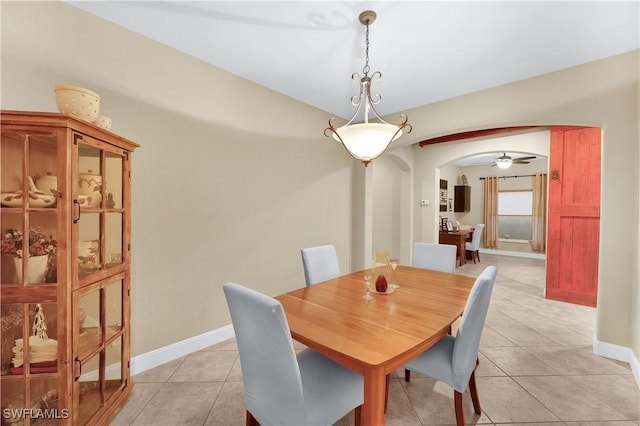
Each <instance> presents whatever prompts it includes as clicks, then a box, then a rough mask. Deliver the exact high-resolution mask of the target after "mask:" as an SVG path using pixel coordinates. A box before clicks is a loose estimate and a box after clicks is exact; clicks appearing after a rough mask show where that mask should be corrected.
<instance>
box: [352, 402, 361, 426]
mask: <svg viewBox="0 0 640 426" xmlns="http://www.w3.org/2000/svg"><path fill="white" fill-rule="evenodd" d="M353 425H354V426H361V425H362V405H358V406H357V407H356V409H355V410H354V412H353Z"/></svg>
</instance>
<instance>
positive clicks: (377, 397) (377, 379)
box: [362, 367, 386, 426]
mask: <svg viewBox="0 0 640 426" xmlns="http://www.w3.org/2000/svg"><path fill="white" fill-rule="evenodd" d="M385 386H386V375H385V374H384V369H383V368H382V367H371V368H368V369H366V370H365V372H364V405H363V406H362V424H363V425H367V426H382V425H384V417H385V416H384V403H385Z"/></svg>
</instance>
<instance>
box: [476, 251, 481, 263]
mask: <svg viewBox="0 0 640 426" xmlns="http://www.w3.org/2000/svg"><path fill="white" fill-rule="evenodd" d="M476 256H478V262H480V250H478V251H477V252H476Z"/></svg>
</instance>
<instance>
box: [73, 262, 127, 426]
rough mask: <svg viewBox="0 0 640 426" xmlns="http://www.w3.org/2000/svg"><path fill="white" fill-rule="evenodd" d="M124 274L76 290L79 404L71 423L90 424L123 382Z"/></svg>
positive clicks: (125, 293)
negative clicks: (75, 416)
mask: <svg viewBox="0 0 640 426" xmlns="http://www.w3.org/2000/svg"><path fill="white" fill-rule="evenodd" d="M126 295H127V292H126V284H125V276H124V274H118V275H115V276H114V277H111V278H108V279H106V280H104V281H100V282H98V283H95V284H92V285H89V286H86V287H84V288H82V289H80V290H78V291H77V292H76V295H75V296H74V298H76V297H77V303H74V309H77V311H74V318H76V320H74V334H75V335H76V336H77V339H78V352H77V354H76V356H75V364H76V376H75V381H76V382H77V386H78V388H77V392H76V395H77V398H76V403H77V404H78V410H76V411H77V413H78V414H77V418H74V424H80V425H84V424H91V420H92V418H93V416H95V415H96V414H97V413H98V412H99V411H100V409H101V408H102V407H104V406H105V404H108V402H109V400H110V399H111V398H113V397H115V396H116V394H118V392H117V391H119V390H121V389H122V388H123V386H124V385H125V381H124V377H125V370H124V368H125V367H124V366H125V360H124V355H125V353H124V349H123V347H124V339H125V337H126V336H125V334H124V327H123V325H124V317H123V306H124V298H125V296H126Z"/></svg>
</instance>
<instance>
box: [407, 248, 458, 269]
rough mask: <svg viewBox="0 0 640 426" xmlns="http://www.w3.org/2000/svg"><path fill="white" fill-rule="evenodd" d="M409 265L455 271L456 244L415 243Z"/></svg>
mask: <svg viewBox="0 0 640 426" xmlns="http://www.w3.org/2000/svg"><path fill="white" fill-rule="evenodd" d="M411 266H415V267H416V268H422V269H432V270H435V271H441V272H450V273H452V274H453V273H454V272H455V271H456V246H452V245H449V244H436V243H415V244H414V245H413V257H412V258H411Z"/></svg>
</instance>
